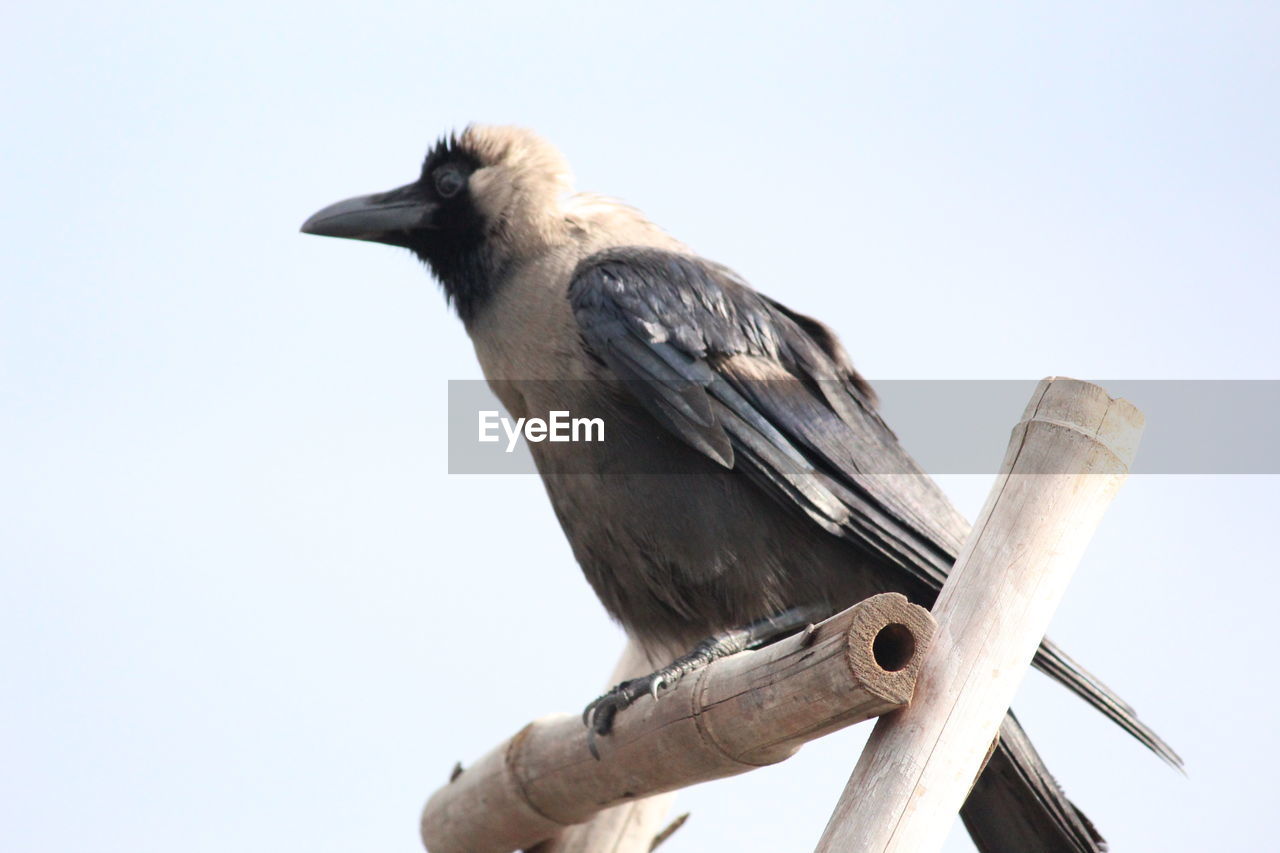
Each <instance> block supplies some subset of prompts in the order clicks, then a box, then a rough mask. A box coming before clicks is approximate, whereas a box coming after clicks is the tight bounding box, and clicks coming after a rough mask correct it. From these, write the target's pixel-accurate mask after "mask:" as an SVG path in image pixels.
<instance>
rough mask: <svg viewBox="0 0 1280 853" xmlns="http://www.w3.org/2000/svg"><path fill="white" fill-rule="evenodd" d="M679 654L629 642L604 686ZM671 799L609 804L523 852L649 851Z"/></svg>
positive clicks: (654, 797)
mask: <svg viewBox="0 0 1280 853" xmlns="http://www.w3.org/2000/svg"><path fill="white" fill-rule="evenodd" d="M681 654H684V650H678V649H666V650H658V649H653V650H649V651H648V652H647V653H646V650H645V649H642V648H641V647H640V646H639V645H638V644H637V643H636V642H635V641H630V642H628V643H627V647H626V649H625V650H624V651H623V653H622V658H621V659H620V660H619V661H618V665H617V666H616V667H614V669H613V673H612V674H611V675H610V676H609V681H608V683H607V684H605V685H604V688H605V689H606V690H607V689H609V688H611V687H613V685H615V684H618V683H620V682H622V681H626V680H627V679H628V678H639V677H640V676H643V675H646V674H648V673H650V672H654V671H656V670H657V669H658V668H659V667H661V666H664V665H665V664H666V663H667V662H668V661H670V660H674V659H675V658H676V657H678V656H680V655H681ZM675 798H676V795H675V792H674V791H670V792H667V793H663V794H653V795H652V796H648V797H642V798H640V799H636V800H629V801H627V802H624V803H619V804H618V805H616V806H610V807H609V808H607V809H604V810H603V811H600V812H597V813H596V814H595V815H593V816H592V817H591V819H590V820H588V821H586V822H585V823H575V824H574V825H573V826H566V827H563V828H562V829H560V831H559V832H557V833H556V834H555V835H553V836H552V837H550V838H548V839H546V840H545V841H542V842H541V843H539V844H537V845H536V846H534V847H531V848H529V850H528V851H527V853H649V851H650V850H651V849H653V845H654V843H655V839H656V837H657V835H658V833H659V832H661V831H662V821H663V819H664V818H665V817H666V816H667V814H668V813H669V812H670V811H671V803H672V802H673V801H674V800H675ZM424 818H425V812H424ZM424 837H425V833H424Z"/></svg>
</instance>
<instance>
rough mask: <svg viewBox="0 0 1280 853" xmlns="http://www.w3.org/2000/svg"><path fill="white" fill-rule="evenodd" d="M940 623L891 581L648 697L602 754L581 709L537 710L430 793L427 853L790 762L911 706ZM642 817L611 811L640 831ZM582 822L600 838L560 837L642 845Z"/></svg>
mask: <svg viewBox="0 0 1280 853" xmlns="http://www.w3.org/2000/svg"><path fill="white" fill-rule="evenodd" d="M932 632H933V622H932V620H931V619H930V617H929V614H928V612H927V611H926V610H924V609H923V608H921V607H918V606H916V605H914V604H911V603H909V602H908V601H907V600H906V599H905V598H904V597H903V596H901V595H898V594H896V593H886V594H883V595H877V596H873V597H872V598H869V599H867V600H866V601H863V602H861V603H859V604H856V605H854V606H853V607H851V608H849V609H848V610H845V611H843V612H842V613H839V614H837V615H835V616H833V617H831V618H830V619H827V620H826V621H824V622H823V623H821V624H820V625H817V626H814V627H813V628H811V629H809V630H808V631H805V632H803V633H801V634H797V635H795V636H792V637H789V638H787V639H785V640H782V641H780V642H777V643H773V644H771V645H769V646H766V647H765V648H763V649H760V650H759V651H754V652H743V653H741V654H737V655H734V656H732V657H729V658H725V659H723V660H719V661H716V662H715V663H713V664H711V665H710V666H708V667H706V668H705V669H703V670H700V671H699V672H696V673H693V674H691V675H689V676H686V677H685V678H683V679H681V681H680V682H679V683H678V684H676V686H675V687H673V688H672V689H670V690H669V691H667V692H665V693H663V694H662V696H661V698H660V700H659V701H657V702H655V701H653V700H651V699H648V698H645V699H641V700H640V701H639V702H637V703H636V704H635V705H634V706H632V707H631V708H629V709H627V710H626V712H624V713H622V714H619V715H618V718H617V719H616V720H615V723H614V730H613V732H612V733H611V734H610V735H609V736H607V737H604V738H600V739H599V741H598V745H599V748H600V760H596V759H594V758H592V757H591V755H590V754H589V752H588V750H587V740H586V729H585V727H584V726H583V724H582V720H581V719H580V717H579V716H577V715H572V716H570V715H560V716H557V717H548V718H544V719H542V720H538V721H535V722H533V723H531V724H529V725H528V726H526V727H525V728H524V729H523V730H522V731H521V732H520V733H519V734H517V735H516V736H515V737H513V738H512V739H510V740H509V741H507V742H506V743H504V744H502V745H501V746H499V747H498V748H497V749H495V750H493V751H491V752H490V753H489V754H488V755H486V756H485V757H483V758H481V759H480V761H479V762H477V763H476V764H475V765H474V766H472V767H470V768H468V769H467V770H466V771H465V772H464V773H462V774H461V775H460V776H458V777H457V778H456V779H454V780H453V781H452V782H451V783H450V784H448V785H446V786H445V787H444V788H442V789H440V790H439V791H437V792H436V793H435V794H434V795H433V796H432V797H431V799H430V800H429V801H428V803H427V805H426V808H425V809H424V810H423V816H422V837H423V841H424V842H425V844H426V846H427V849H428V850H429V851H430V853H508V851H511V850H514V849H517V848H520V847H527V846H529V845H531V844H534V843H536V842H538V841H540V840H542V839H546V838H550V837H552V836H555V835H557V833H559V831H560V830H562V829H563V828H564V827H566V826H571V825H573V824H579V823H582V822H584V821H587V820H589V819H590V818H592V816H593V815H595V814H596V813H598V812H600V811H601V810H603V809H606V808H609V807H611V806H616V805H618V804H619V803H627V802H630V801H633V800H636V799H637V798H642V797H647V796H649V795H650V794H654V793H659V792H663V791H671V790H675V789H676V788H682V787H685V786H687V785H692V784H694V783H696V782H704V781H707V780H709V779H717V778H722V777H724V776H731V775H734V774H737V773H743V772H746V771H748V770H753V769H755V768H756V767H760V766H763V765H767V764H773V763H776V762H778V761H782V760H783V759H785V758H788V757H789V756H791V755H792V754H794V753H795V751H796V750H798V749H799V748H800V747H801V746H802V745H803V744H804V743H806V742H808V741H810V740H813V739H814V738H817V737H821V736H822V735H824V734H828V733H830V732H833V731H835V730H837V729H839V728H843V727H844V726H848V725H851V724H853V723H856V722H859V721H861V720H865V719H868V718H869V717H872V716H877V715H879V714H883V713H886V712H887V711H890V710H893V709H896V708H901V707H902V706H904V705H905V704H906V703H907V702H908V701H909V700H910V698H911V695H912V691H913V689H914V686H915V679H916V672H917V670H918V667H919V664H920V660H921V659H922V657H923V655H924V651H925V649H926V648H927V647H928V644H929V641H930V637H931V635H932ZM634 818H635V815H634V814H614V815H611V816H609V817H608V818H607V821H608V822H609V823H610V825H612V826H615V827H620V828H621V830H622V831H623V832H624V833H629V834H630V835H633V836H638V835H640V833H637V832H636V831H635V830H634V827H635V823H634ZM660 819H661V817H660V815H659V817H658V820H660ZM654 831H655V832H656V828H655V829H654ZM583 832H587V833H588V834H591V833H594V835H593V838H594V839H595V840H594V841H593V842H592V845H593V846H576V847H575V846H568V845H570V841H566V840H565V839H564V838H563V837H562V838H561V839H559V840H557V841H556V842H555V843H556V845H559V846H554V847H552V848H551V849H554V850H558V851H565V850H593V851H594V850H610V851H613V850H622V849H625V850H631V849H633V848H632V847H630V846H625V847H619V846H617V845H616V844H614V843H613V841H612V840H610V841H609V842H607V843H606V842H605V841H603V840H602V836H601V833H602V832H603V833H604V834H605V836H606V837H610V838H611V839H616V838H617V837H618V836H617V833H616V832H614V834H613V835H612V836H610V835H609V832H613V830H606V829H605V828H603V827H601V826H600V825H599V824H596V825H593V826H592V827H589V828H588V830H586V831H583ZM573 836H574V833H570V839H572V837H573ZM578 837H579V839H581V837H582V835H581V832H579V833H578ZM651 839H652V833H650V834H649V835H648V837H647V838H644V839H643V841H645V842H646V843H647V842H648V841H649V840H651ZM572 843H573V844H580V845H581V844H584V842H582V841H581V840H579V841H575V842H572Z"/></svg>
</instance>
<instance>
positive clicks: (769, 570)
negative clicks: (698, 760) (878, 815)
mask: <svg viewBox="0 0 1280 853" xmlns="http://www.w3.org/2000/svg"><path fill="white" fill-rule="evenodd" d="M302 231H303V232H304V233H307V234H314V235H321V236H329V237H339V238H347V239H357V240H366V241H372V242H377V243H383V244H388V245H392V246H398V247H401V248H404V249H408V250H409V251H410V252H411V253H412V254H413V255H415V256H416V257H417V258H418V259H419V260H420V261H421V262H423V263H424V264H425V265H426V266H427V268H428V269H429V270H430V272H431V273H432V274H433V276H434V277H435V278H436V279H437V281H438V282H439V284H440V286H441V288H442V289H443V291H444V295H445V299H446V301H447V302H448V303H449V304H450V305H451V306H452V307H453V309H454V311H455V312H456V313H457V315H458V317H459V318H460V319H461V321H462V324H463V326H464V328H465V330H466V332H467V334H468V336H469V337H470V339H471V341H472V343H473V345H474V348H475V352H476V356H477V359H478V361H479V363H480V366H481V368H482V370H483V373H484V375H485V378H486V380H487V381H488V383H489V384H490V386H491V387H492V388H493V390H494V393H495V394H496V395H497V397H498V398H499V400H500V401H501V402H502V404H503V406H504V407H505V408H506V409H507V411H508V412H509V413H510V414H511V416H512V417H516V418H520V417H536V416H539V415H540V414H541V415H545V414H546V413H547V412H550V411H555V410H559V411H573V412H577V411H590V412H593V413H597V414H600V415H601V416H602V418H603V420H604V423H605V424H606V425H607V428H608V429H609V431H610V432H609V434H608V436H607V439H608V440H606V441H603V442H598V443H586V442H577V443H556V442H538V443H530V444H529V448H530V451H531V452H532V455H533V458H534V462H535V464H536V466H537V468H538V471H539V474H540V475H541V477H542V481H543V483H544V486H545V488H546V492H547V495H548V497H549V499H550V502H551V505H552V508H553V509H554V512H555V515H556V518H557V519H558V521H559V523H560V526H561V528H562V529H563V532H564V534H565V536H566V537H567V539H568V541H569V544H570V546H571V549H572V552H573V555H574V558H575V559H576V561H577V563H578V564H579V566H580V567H581V569H582V571H583V574H584V575H585V577H586V579H587V581H588V583H589V584H590V585H591V587H592V589H593V590H594V591H595V593H596V595H597V596H598V598H599V599H600V601H601V603H602V604H603V606H604V607H605V609H606V610H607V611H608V613H609V614H610V615H611V616H612V617H613V618H614V619H615V620H616V621H617V622H619V623H620V624H621V625H622V627H623V628H624V630H625V631H626V632H627V634H628V636H629V637H630V638H631V639H633V640H634V641H635V642H636V643H638V644H639V645H640V646H641V647H642V648H649V649H689V650H690V651H689V653H688V654H685V655H682V656H679V657H677V658H675V659H673V660H672V661H671V663H670V664H668V665H667V666H664V667H663V668H661V669H659V670H658V671H657V672H655V673H654V674H653V675H651V676H647V677H645V678H642V679H633V680H632V681H630V682H624V683H623V684H622V685H619V686H618V687H617V688H615V689H614V690H613V691H611V692H610V693H608V694H606V695H605V696H603V697H601V698H600V699H598V700H597V701H596V702H594V703H592V704H591V705H589V706H588V711H587V713H586V715H585V716H586V721H587V724H588V725H589V726H590V727H591V731H592V732H593V733H597V734H599V735H601V736H607V733H608V731H609V729H610V727H611V725H612V720H613V719H614V717H615V715H616V714H617V713H625V708H626V707H627V705H629V704H631V703H632V702H634V701H638V700H639V699H640V698H641V697H642V696H643V695H644V694H645V693H654V694H655V695H656V694H657V692H658V691H660V690H661V689H663V688H665V687H668V686H669V685H670V684H671V683H673V682H674V681H676V680H678V679H679V678H680V677H681V676H682V675H683V674H684V673H686V672H688V671H690V670H692V669H694V668H696V667H698V666H700V665H703V664H705V663H706V662H707V661H708V660H710V659H711V658H713V657H715V656H717V655H719V654H724V653H729V652H732V651H735V650H737V649H740V648H744V647H748V646H754V645H758V644H759V643H762V642H767V641H769V640H770V639H772V638H773V637H775V636H777V635H778V634H780V633H785V632H786V631H789V630H794V629H796V628H797V627H803V626H804V624H806V623H807V622H808V621H812V620H814V619H815V618H823V617H825V616H826V615H830V614H833V613H835V612H838V611H840V610H842V609H844V608H846V607H849V606H851V605H852V604H854V603H856V602H858V601H861V600H863V599H865V598H867V597H869V596H871V595H874V594H877V593H881V592H899V593H902V594H904V595H906V596H907V597H908V598H909V599H911V600H912V601H914V602H916V603H918V604H921V605H924V606H926V607H928V606H930V605H932V603H933V601H934V600H935V599H936V597H937V595H938V592H939V590H940V589H941V587H942V584H943V582H944V580H945V579H946V577H947V573H948V571H949V570H950V569H951V567H952V565H953V564H954V562H955V559H956V556H957V554H958V553H959V551H960V548H961V546H962V544H963V543H964V541H965V539H966V537H967V535H968V533H969V524H968V522H967V521H966V520H965V518H964V517H963V516H962V515H961V514H960V513H959V512H958V511H957V510H956V509H955V508H954V507H953V506H952V504H951V503H950V501H949V500H948V499H947V497H946V495H945V494H944V493H943V492H942V490H941V489H940V487H939V486H938V485H937V484H936V483H935V482H934V481H933V480H932V479H931V478H930V477H928V476H927V474H926V473H925V472H924V471H923V470H922V469H921V468H920V466H918V465H917V464H916V462H915V461H913V459H912V458H911V456H910V455H909V454H908V453H907V451H906V450H905V449H904V448H903V447H902V446H901V444H900V443H899V441H898V439H897V437H896V436H895V434H894V433H893V432H892V430H891V429H890V428H889V427H888V426H887V425H886V423H885V422H884V420H883V419H882V417H881V415H880V414H879V411H878V408H877V399H876V396H875V392H874V390H873V388H872V386H871V385H870V383H868V381H867V380H866V379H865V378H864V377H863V376H862V375H861V374H859V373H858V372H857V370H855V368H854V366H853V364H852V362H851V360H850V358H849V356H848V354H847V353H846V351H845V349H844V346H843V345H842V344H841V342H840V340H839V338H838V337H837V335H836V333H835V332H834V331H833V330H832V329H831V328H830V327H828V326H827V325H825V324H823V323H822V322H819V321H818V320H815V319H813V318H811V317H808V316H806V315H804V314H801V313H799V312H797V311H794V310H792V309H790V308H788V307H786V306H785V305H783V304H782V303H780V302H778V301H775V300H774V299H772V298H770V297H768V296H765V295H764V294H762V293H760V292H758V291H757V290H755V289H754V288H752V287H751V286H750V285H749V284H748V283H747V282H746V281H744V280H743V279H742V278H741V277H740V276H738V275H737V274H736V273H734V272H733V271H732V270H731V269H729V268H728V267H726V266H723V265H721V264H719V263H715V262H712V261H710V260H707V259H705V258H703V257H701V256H699V255H698V254H697V253H695V252H694V251H693V250H692V249H690V248H689V247H688V246H686V245H685V244H683V243H681V242H680V241H678V240H676V239H675V238H674V237H672V236H670V235H668V234H667V233H666V232H665V231H663V230H662V229H661V228H659V227H658V226H657V225H654V224H653V223H651V222H650V221H649V220H648V219H647V218H646V217H645V216H644V215H643V214H641V213H640V212H639V211H638V210H636V209H634V208H632V207H630V206H628V205H625V204H623V203H621V202H618V201H615V200H613V199H611V198H609V197H606V196H602V195H597V194H592V193H584V192H576V191H574V188H573V185H572V179H571V177H570V171H569V168H568V165H567V163H566V161H565V159H564V158H563V156H562V155H561V154H560V153H559V151H558V150H557V149H556V148H555V147H554V146H553V145H551V144H550V143H549V142H547V141H546V140H544V139H543V138H542V137H541V136H539V135H538V134H536V133H534V132H533V131H531V130H528V129H524V128H519V127H511V126H503V125H475V124H473V125H469V126H467V127H466V128H465V129H464V130H463V131H461V132H455V133H450V134H446V135H445V136H443V137H441V138H440V139H439V140H438V141H437V142H436V143H435V144H434V145H433V146H431V147H430V149H429V151H428V153H427V155H426V158H425V161H424V162H423V164H422V168H421V171H420V173H419V175H418V177H417V178H416V179H415V180H414V181H412V182H411V183H409V184H406V185H404V186H402V187H399V188H397V189H393V190H390V191H387V192H381V193H375V194H373V195H365V196H359V197H356V198H351V199H347V200H345V201H340V202H338V203H336V204H333V205H330V206H328V207H326V208H324V209H322V210H320V211H319V212H317V213H315V214H314V215H313V216H311V217H310V218H309V219H307V220H306V222H305V223H304V224H303V226H302ZM1034 665H1035V666H1036V667H1037V668H1039V669H1041V670H1042V671H1044V672H1046V673H1047V674H1048V675H1050V676H1051V677H1052V678H1054V679H1056V680H1058V681H1059V682H1061V683H1062V684H1064V685H1065V686H1066V687H1067V688H1068V689H1070V690H1071V691H1072V692H1074V693H1076V694H1077V695H1078V696H1080V697H1081V698H1083V699H1084V700H1085V701H1086V702H1088V703H1089V704H1090V705H1092V706H1094V707H1095V708H1097V709H1098V710H1099V711H1101V712H1102V713H1103V714H1104V715H1106V716H1107V717H1109V718H1110V719H1111V720H1113V721H1114V722H1115V723H1117V724H1118V725H1120V726H1121V727H1122V728H1123V729H1124V730H1125V731H1127V732H1129V733H1130V734H1131V735H1133V736H1134V737H1135V738H1136V739H1137V740H1138V741H1140V742H1141V743H1142V744H1144V745H1145V746H1147V747H1148V748H1149V749H1150V750H1152V751H1153V752H1154V753H1156V755H1158V756H1159V757H1161V758H1162V759H1164V760H1165V761H1167V762H1168V763H1169V764H1171V765H1173V766H1175V767H1181V763H1182V762H1181V759H1180V758H1179V757H1178V755H1177V753H1176V752H1174V750H1173V749H1172V748H1170V747H1169V746H1168V745H1167V744H1166V743H1165V742H1164V741H1163V740H1162V739H1161V738H1160V737H1159V736H1158V735H1157V734H1156V733H1155V732H1154V731H1153V730H1152V729H1151V728H1150V727H1148V726H1147V725H1146V724H1145V723H1143V722H1142V721H1141V720H1139V719H1138V717H1137V715H1136V713H1135V712H1134V710H1133V709H1132V708H1131V707H1130V706H1129V705H1128V704H1126V703H1125V702H1124V701H1123V700H1122V699H1120V697H1119V696H1117V695H1116V694H1115V693H1114V692H1113V691H1112V690H1111V689H1110V688H1108V687H1107V686H1105V685H1104V684H1102V683H1101V682H1100V681H1099V680H1098V679H1096V678H1095V677H1094V676H1092V675H1091V674H1090V673H1088V672H1087V671H1086V670H1085V669H1083V668H1082V667H1081V666H1080V665H1079V664H1077V663H1076V662H1075V661H1074V660H1072V659H1071V658H1070V657H1068V656H1067V655H1066V653H1064V652H1063V651H1062V650H1061V649H1059V648H1058V647H1057V646H1056V645H1055V644H1053V643H1052V642H1051V641H1049V640H1048V639H1047V638H1046V639H1045V640H1044V642H1043V643H1042V645H1041V646H1040V648H1039V650H1038V651H1037V653H1036V656H1035V659H1034ZM961 818H962V820H963V821H964V824H965V826H966V828H967V829H968V831H969V833H970V836H971V837H972V839H973V841H974V843H975V845H976V846H977V847H978V849H979V850H981V851H983V853H1034V851H1049V852H1050V853H1057V851H1073V852H1074V851H1084V852H1085V853H1092V851H1101V850H1105V849H1106V844H1105V841H1104V839H1103V838H1102V836H1101V834H1100V833H1099V831H1098V830H1097V829H1096V828H1095V827H1094V825H1093V824H1092V822H1091V821H1090V820H1089V819H1088V818H1087V817H1086V816H1085V815H1084V813H1083V812H1082V811H1081V810H1080V809H1078V808H1077V807H1076V806H1075V805H1074V804H1073V803H1072V802H1071V801H1070V800H1069V799H1068V798H1067V796H1066V795H1065V793H1064V792H1063V791H1062V789H1061V787H1060V786H1059V785H1058V784H1057V782H1056V781H1055V780H1054V779H1053V777H1052V775H1051V774H1050V773H1049V770H1048V769H1047V767H1046V766H1045V765H1044V762H1043V761H1042V759H1041V758H1040V756H1039V755H1038V753H1037V752H1036V750H1035V748H1034V747H1033V745H1032V743H1031V741H1030V740H1029V739H1028V737H1027V735H1026V733H1025V731H1024V730H1023V729H1022V727H1021V726H1020V724H1019V723H1018V721H1017V719H1016V718H1015V717H1014V716H1013V714H1012V713H1010V714H1008V715H1007V716H1006V717H1005V719H1004V721H1003V723H1002V724H1001V728H1000V734H999V737H998V739H997V743H996V746H995V748H994V750H993V752H992V754H991V756H990V758H989V759H988V762H987V764H986V766H985V768H984V769H983V771H982V772H981V774H980V776H979V778H978V780H977V781H976V782H975V784H974V787H973V789H972V790H971V792H970V794H969V797H968V799H967V800H966V802H965V804H964V806H963V807H962V809H961Z"/></svg>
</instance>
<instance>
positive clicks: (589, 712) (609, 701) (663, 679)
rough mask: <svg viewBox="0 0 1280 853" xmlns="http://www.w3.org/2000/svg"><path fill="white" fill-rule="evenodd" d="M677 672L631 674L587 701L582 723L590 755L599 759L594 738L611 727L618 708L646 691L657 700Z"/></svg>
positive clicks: (605, 732)
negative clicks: (588, 702)
mask: <svg viewBox="0 0 1280 853" xmlns="http://www.w3.org/2000/svg"><path fill="white" fill-rule="evenodd" d="M679 675H680V674H679V673H674V674H673V673H671V672H668V671H667V670H659V671H658V672H655V673H652V674H650V675H646V676H644V677H643V678H633V679H631V680H630V681H624V682H622V683H621V684H619V685H617V686H616V687H614V688H613V689H612V690H610V691H609V692H608V693H605V694H604V695H603V696H600V697H598V698H597V699H595V700H594V701H592V702H591V703H590V704H589V705H587V707H586V708H584V709H583V711H582V724H583V725H584V726H586V727H587V750H588V751H589V752H590V753H591V756H592V757H593V758H595V759H597V760H599V758H600V752H599V749H598V747H597V745H596V738H597V736H603V735H607V734H609V733H610V732H612V731H613V720H614V718H615V717H616V716H617V715H618V712H619V711H623V710H626V709H627V708H630V707H631V706H632V705H634V704H635V702H636V700H637V699H639V698H640V697H641V696H644V695H645V694H648V695H649V696H652V697H653V699H654V701H657V699H658V697H659V695H660V694H661V693H662V692H663V691H664V690H668V689H670V688H671V687H674V686H675V684H676V682H677V681H679Z"/></svg>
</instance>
